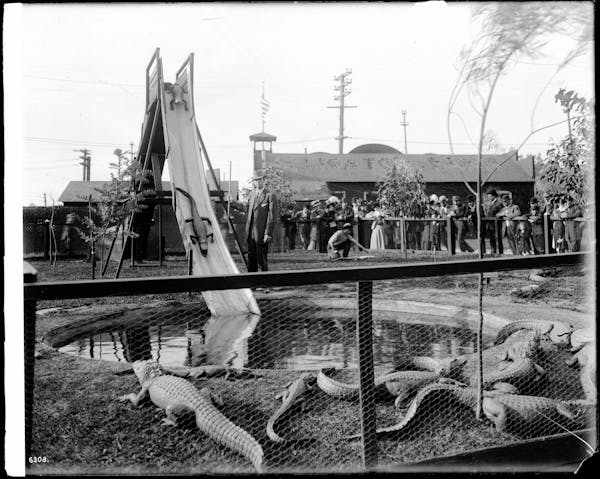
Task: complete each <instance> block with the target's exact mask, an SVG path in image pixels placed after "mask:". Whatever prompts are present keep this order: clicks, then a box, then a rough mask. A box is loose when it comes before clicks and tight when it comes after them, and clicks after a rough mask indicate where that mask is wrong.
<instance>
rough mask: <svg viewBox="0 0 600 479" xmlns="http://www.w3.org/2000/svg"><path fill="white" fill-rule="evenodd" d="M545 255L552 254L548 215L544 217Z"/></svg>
mask: <svg viewBox="0 0 600 479" xmlns="http://www.w3.org/2000/svg"><path fill="white" fill-rule="evenodd" d="M544 253H546V254H550V221H549V218H548V215H544Z"/></svg>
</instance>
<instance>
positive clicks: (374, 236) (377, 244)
mask: <svg viewBox="0 0 600 479" xmlns="http://www.w3.org/2000/svg"><path fill="white" fill-rule="evenodd" d="M384 225H385V219H384V216H383V212H382V211H381V210H379V208H376V210H375V213H374V214H373V222H372V223H371V247H370V249H385V235H384V233H383V226H384Z"/></svg>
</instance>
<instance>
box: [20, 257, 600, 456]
mask: <svg viewBox="0 0 600 479" xmlns="http://www.w3.org/2000/svg"><path fill="white" fill-rule="evenodd" d="M589 259H592V255H591V254H590V253H566V254H562V255H540V256H528V257H512V258H489V259H483V260H470V261H447V262H427V263H418V264H416V263H415V264H402V265H390V266H378V267H350V268H344V269H343V276H341V275H340V270H339V269H313V270H295V271H285V272H264V273H252V274H238V275H215V276H206V277H198V276H196V277H193V276H192V277H179V276H178V277H160V278H157V277H155V278H147V279H115V280H100V281H61V282H35V279H36V278H35V270H32V269H31V268H30V267H27V268H26V270H25V271H26V273H25V285H24V301H25V318H24V319H25V383H26V403H27V407H26V421H25V425H26V437H27V438H28V439H27V440H28V444H30V442H31V424H32V410H33V374H34V361H35V359H34V344H35V337H36V315H35V312H36V307H37V302H38V301H42V300H56V299H70V298H84V297H87V298H92V297H105V296H128V295H142V294H152V293H175V292H190V291H196V292H202V291H214V290H225V289H228V290H231V289H238V288H256V287H274V286H277V287H280V286H300V285H315V284H324V283H332V282H338V283H340V282H345V283H348V282H356V283H357V289H356V296H357V321H356V337H357V350H358V355H359V357H358V359H359V378H360V379H359V392H360V395H359V398H360V405H359V407H360V418H361V427H362V458H363V465H364V467H365V468H372V467H373V466H374V465H375V464H376V463H377V439H376V435H375V427H376V422H375V417H376V415H375V384H374V364H373V317H372V312H373V307H372V301H373V298H372V291H373V289H372V286H373V285H372V283H373V281H380V280H391V279H402V278H426V277H434V276H440V275H464V274H471V273H486V272H496V271H504V270H519V269H521V270H523V269H529V268H541V267H548V266H569V265H577V264H581V263H583V262H584V261H585V260H589Z"/></svg>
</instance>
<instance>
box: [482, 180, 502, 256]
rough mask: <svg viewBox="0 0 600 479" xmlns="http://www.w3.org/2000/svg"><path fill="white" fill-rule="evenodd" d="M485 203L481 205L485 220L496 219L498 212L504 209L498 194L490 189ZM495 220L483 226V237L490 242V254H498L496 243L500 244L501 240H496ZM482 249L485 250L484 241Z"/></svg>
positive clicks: (498, 249)
mask: <svg viewBox="0 0 600 479" xmlns="http://www.w3.org/2000/svg"><path fill="white" fill-rule="evenodd" d="M486 196H487V201H486V202H485V205H483V210H484V216H485V217H486V218H496V217H497V215H498V213H499V212H500V210H502V208H504V205H503V204H502V201H500V198H498V193H497V192H496V190H495V189H493V188H492V189H491V190H489V191H488V192H487V194H486ZM496 224H497V223H496V220H494V221H489V220H488V221H486V222H485V223H484V225H483V233H484V237H485V238H487V239H488V240H489V241H490V251H491V253H492V254H496V253H499V252H500V251H501V249H500V248H499V245H498V244H497V242H500V243H502V238H501V237H500V238H496ZM483 248H484V250H485V240H484V242H483Z"/></svg>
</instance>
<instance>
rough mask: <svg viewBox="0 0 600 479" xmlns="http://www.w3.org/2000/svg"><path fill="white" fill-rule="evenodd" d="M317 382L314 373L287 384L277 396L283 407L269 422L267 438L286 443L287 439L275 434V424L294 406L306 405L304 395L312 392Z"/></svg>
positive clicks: (303, 375) (306, 374)
mask: <svg viewBox="0 0 600 479" xmlns="http://www.w3.org/2000/svg"><path fill="white" fill-rule="evenodd" d="M316 382H317V378H316V375H315V374H314V373H304V374H302V375H301V376H300V377H299V378H298V379H296V380H295V381H293V382H291V383H289V384H287V385H286V386H285V389H284V390H283V391H282V392H280V393H279V394H278V395H277V399H281V406H279V408H278V409H277V411H275V413H274V414H273V415H272V416H271V417H270V418H269V421H268V422H267V436H269V439H271V440H272V441H274V442H284V441H285V439H283V438H282V437H280V436H279V435H277V434H276V433H275V430H274V426H275V422H276V421H277V420H278V419H279V418H280V417H281V416H283V415H284V414H285V413H286V412H287V411H288V410H290V409H291V408H292V406H294V405H296V404H302V405H304V402H303V401H304V397H303V395H304V393H306V392H307V391H309V390H311V389H312V388H313V387H314V386H315V384H316Z"/></svg>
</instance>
